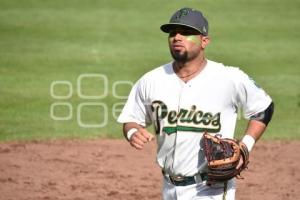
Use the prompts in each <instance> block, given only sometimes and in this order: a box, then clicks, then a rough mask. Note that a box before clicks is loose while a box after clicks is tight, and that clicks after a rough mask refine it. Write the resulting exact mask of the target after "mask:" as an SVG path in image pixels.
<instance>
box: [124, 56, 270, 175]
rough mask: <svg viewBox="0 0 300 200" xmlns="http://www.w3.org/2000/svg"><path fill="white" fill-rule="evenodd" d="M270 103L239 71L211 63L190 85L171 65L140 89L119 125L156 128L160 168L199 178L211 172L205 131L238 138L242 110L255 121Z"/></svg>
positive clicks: (147, 76)
mask: <svg viewBox="0 0 300 200" xmlns="http://www.w3.org/2000/svg"><path fill="white" fill-rule="evenodd" d="M270 103H271V98H270V97H269V96H268V95H267V94H266V93H265V92H264V91H263V90H262V89H261V88H260V87H258V86H257V85H256V84H255V83H254V81H253V80H252V79H250V78H249V77H248V76H247V75H246V74H245V73H244V72H242V71H241V70H239V69H238V68H235V67H226V66H224V65H223V64H221V63H216V62H213V61H210V60H208V61H207V65H206V66H205V68H204V69H203V70H202V71H201V72H200V73H199V74H198V75H197V76H196V77H194V78H193V79H191V80H189V81H188V82H187V83H185V82H184V81H182V80H181V79H180V78H179V77H178V76H177V75H176V74H175V72H174V70H173V67H172V63H168V64H166V65H163V66H161V67H158V68H156V69H154V70H152V71H150V72H148V73H146V74H145V75H144V76H143V77H142V78H141V79H140V80H139V81H138V82H137V83H136V84H135V85H134V87H133V88H132V90H131V92H130V95H129V97H128V100H127V103H126V105H125V107H124V108H123V111H122V113H121V115H120V116H119V118H118V122H120V123H127V122H136V123H138V124H140V125H142V126H148V125H150V124H154V127H155V130H156V134H157V144H158V150H157V162H158V164H159V165H160V166H161V168H162V169H163V170H164V171H165V172H166V173H167V174H170V175H182V176H193V175H195V174H196V173H198V172H205V171H206V170H207V163H206V161H205V156H204V152H203V149H202V145H201V144H200V140H201V138H202V134H203V132H205V131H207V132H209V133H218V134H221V135H222V137H224V138H233V136H234V130H235V125H236V120H237V110H238V107H241V108H242V110H243V114H244V117H245V118H248V119H249V118H250V117H251V116H252V115H255V114H257V113H259V112H261V111H264V110H265V109H266V108H267V107H268V106H269V105H270Z"/></svg>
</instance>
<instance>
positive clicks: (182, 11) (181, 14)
mask: <svg viewBox="0 0 300 200" xmlns="http://www.w3.org/2000/svg"><path fill="white" fill-rule="evenodd" d="M187 14H189V10H188V9H181V10H179V13H178V14H177V16H176V21H179V19H180V18H181V17H183V16H186V15H187Z"/></svg>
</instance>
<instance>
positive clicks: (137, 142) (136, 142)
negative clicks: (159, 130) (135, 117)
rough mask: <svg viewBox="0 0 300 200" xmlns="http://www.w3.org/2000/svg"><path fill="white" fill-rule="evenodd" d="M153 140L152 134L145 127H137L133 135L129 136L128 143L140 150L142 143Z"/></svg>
mask: <svg viewBox="0 0 300 200" xmlns="http://www.w3.org/2000/svg"><path fill="white" fill-rule="evenodd" d="M152 140H154V136H153V135H152V134H151V133H150V132H148V131H147V130H146V129H145V128H139V129H138V130H137V131H136V132H135V133H133V135H132V136H131V138H130V140H129V143H130V145H131V146H133V147H134V148H136V149H138V150H141V149H143V147H144V144H146V143H148V142H151V141H152Z"/></svg>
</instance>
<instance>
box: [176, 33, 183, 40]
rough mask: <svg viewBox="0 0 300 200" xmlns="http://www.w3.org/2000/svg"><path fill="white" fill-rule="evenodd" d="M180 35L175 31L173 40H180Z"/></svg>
mask: <svg viewBox="0 0 300 200" xmlns="http://www.w3.org/2000/svg"><path fill="white" fill-rule="evenodd" d="M181 39H182V35H181V34H180V33H175V36H174V40H181Z"/></svg>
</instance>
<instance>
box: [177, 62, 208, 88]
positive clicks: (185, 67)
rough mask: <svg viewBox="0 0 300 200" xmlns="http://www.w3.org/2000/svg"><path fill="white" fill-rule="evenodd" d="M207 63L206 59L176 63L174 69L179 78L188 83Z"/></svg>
mask: <svg viewBox="0 0 300 200" xmlns="http://www.w3.org/2000/svg"><path fill="white" fill-rule="evenodd" d="M206 63H207V61H206V59H205V58H204V57H201V58H199V59H195V60H192V61H189V62H185V63H182V62H176V61H175V62H174V63H173V69H174V71H175V73H176V74H177V76H178V77H179V78H180V79H182V80H183V81H185V82H186V81H188V80H190V79H192V78H193V77H195V76H196V75H198V74H199V73H200V72H201V71H202V69H203V68H204V67H205V65H206Z"/></svg>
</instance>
